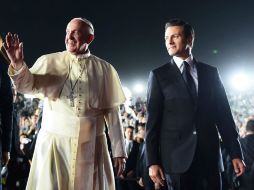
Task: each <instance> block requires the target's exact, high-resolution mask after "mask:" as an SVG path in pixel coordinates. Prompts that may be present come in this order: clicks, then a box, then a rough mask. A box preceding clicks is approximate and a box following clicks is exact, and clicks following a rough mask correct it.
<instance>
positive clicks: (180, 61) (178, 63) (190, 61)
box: [173, 54, 193, 69]
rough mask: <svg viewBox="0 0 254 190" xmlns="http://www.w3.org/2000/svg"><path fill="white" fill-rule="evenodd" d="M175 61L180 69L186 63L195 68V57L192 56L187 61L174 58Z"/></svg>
mask: <svg viewBox="0 0 254 190" xmlns="http://www.w3.org/2000/svg"><path fill="white" fill-rule="evenodd" d="M173 60H174V62H175V63H176V65H177V67H178V68H179V69H180V68H181V67H182V64H183V62H184V61H186V62H187V63H189V64H190V66H193V55H192V54H191V55H190V56H189V57H188V58H187V59H185V60H183V59H181V58H180V57H176V56H173Z"/></svg>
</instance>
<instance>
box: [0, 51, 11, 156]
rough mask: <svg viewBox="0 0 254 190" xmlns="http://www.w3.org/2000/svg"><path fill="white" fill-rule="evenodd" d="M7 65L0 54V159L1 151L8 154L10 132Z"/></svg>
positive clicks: (9, 89) (9, 95) (9, 90)
mask: <svg viewBox="0 0 254 190" xmlns="http://www.w3.org/2000/svg"><path fill="white" fill-rule="evenodd" d="M7 68H8V65H7V63H6V62H5V60H4V59H3V58H2V55H1V54H0V119H1V121H0V125H1V126H0V143H1V145H2V146H1V145H0V158H1V157H2V151H5V152H10V149H11V131H12V111H13V104H12V99H13V96H12V90H11V82H10V78H9V76H8V74H7Z"/></svg>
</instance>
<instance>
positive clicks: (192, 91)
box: [182, 61, 198, 104]
mask: <svg viewBox="0 0 254 190" xmlns="http://www.w3.org/2000/svg"><path fill="white" fill-rule="evenodd" d="M183 64H184V65H183V73H182V75H183V79H184V80H185V83H186V85H187V87H188V89H189V91H190V94H191V96H192V99H193V101H194V104H196V101H197V97H198V95H197V90H196V85H195V82H194V80H193V78H192V76H191V74H190V65H189V64H188V63H187V62H186V61H184V62H183Z"/></svg>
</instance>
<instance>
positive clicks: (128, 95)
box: [123, 86, 132, 100]
mask: <svg viewBox="0 0 254 190" xmlns="http://www.w3.org/2000/svg"><path fill="white" fill-rule="evenodd" d="M123 92H124V95H125V97H126V99H127V100H129V99H130V98H131V97H132V93H131V91H130V89H129V88H127V87H126V86H123Z"/></svg>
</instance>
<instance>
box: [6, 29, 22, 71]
mask: <svg viewBox="0 0 254 190" xmlns="http://www.w3.org/2000/svg"><path fill="white" fill-rule="evenodd" d="M4 49H5V51H6V53H7V55H8V57H9V59H10V61H11V65H12V67H13V68H14V69H15V70H19V69H20V68H21V67H22V66H23V61H24V60H23V59H24V54H23V43H22V42H20V41H19V37H18V35H17V34H12V33H10V32H8V34H7V35H6V37H5V43H4Z"/></svg>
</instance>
